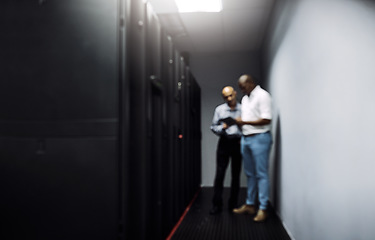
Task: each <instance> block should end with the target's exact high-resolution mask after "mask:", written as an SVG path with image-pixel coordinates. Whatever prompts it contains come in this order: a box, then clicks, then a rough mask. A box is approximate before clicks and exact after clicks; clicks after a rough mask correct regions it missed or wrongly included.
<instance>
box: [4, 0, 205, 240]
mask: <svg viewBox="0 0 375 240" xmlns="http://www.w3.org/2000/svg"><path fill="white" fill-rule="evenodd" d="M0 9H1V13H2V14H1V15H0V27H1V28H0V29H1V30H0V31H2V32H1V34H2V38H1V39H0V48H1V52H2V54H1V55H0V63H1V67H0V77H1V81H0V107H1V109H2V111H1V113H0V159H1V161H0V182H1V183H0V184H1V189H2V191H3V192H2V195H3V197H2V198H1V200H0V201H1V202H0V205H1V208H2V209H1V211H2V215H1V217H0V219H1V220H0V221H1V231H0V237H1V238H2V239H24V238H27V239H38V240H39V239H42V240H43V239H131V238H132V237H134V236H136V238H137V239H164V238H165V237H167V236H168V234H169V232H170V231H171V230H172V228H173V226H174V225H175V224H176V223H177V221H178V220H179V218H180V216H181V214H183V212H184V210H185V208H186V206H187V204H188V203H189V202H190V200H191V199H192V197H193V196H194V194H195V192H196V191H197V190H198V189H199V185H200V161H201V159H200V152H199V153H198V151H200V90H199V86H197V84H196V82H195V83H194V84H193V85H192V82H194V79H193V78H194V77H193V76H192V74H191V72H190V70H189V68H188V67H187V63H186V62H185V61H184V59H183V58H181V56H182V55H181V54H180V53H179V52H178V50H177V49H175V47H174V45H173V38H171V37H170V36H169V35H168V33H167V32H166V31H165V30H164V29H163V28H162V27H161V26H160V23H159V21H158V18H157V16H156V15H155V13H154V12H153V10H152V6H150V4H149V3H147V2H145V1H142V0H109V1H108V0H65V1H57V0H49V1H11V0H4V1H2V2H1V3H0ZM192 86H194V87H192ZM192 113H193V114H192ZM191 126H194V128H193V127H191Z"/></svg>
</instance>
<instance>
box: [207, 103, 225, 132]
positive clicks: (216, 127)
mask: <svg viewBox="0 0 375 240" xmlns="http://www.w3.org/2000/svg"><path fill="white" fill-rule="evenodd" d="M219 120H220V116H219V113H218V111H217V109H215V113H214V117H213V119H212V124H211V127H210V128H211V130H212V132H213V133H215V134H216V135H221V134H222V133H223V130H225V129H227V128H228V125H227V124H225V123H223V124H221V123H220V122H219Z"/></svg>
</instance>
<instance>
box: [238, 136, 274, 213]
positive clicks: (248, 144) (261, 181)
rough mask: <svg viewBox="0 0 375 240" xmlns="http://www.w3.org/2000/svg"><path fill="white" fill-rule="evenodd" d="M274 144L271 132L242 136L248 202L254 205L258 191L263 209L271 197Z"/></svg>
mask: <svg viewBox="0 0 375 240" xmlns="http://www.w3.org/2000/svg"><path fill="white" fill-rule="evenodd" d="M271 144H272V136H271V133H270V132H266V133H260V134H256V135H253V136H248V137H245V136H244V137H242V139H241V154H242V159H243V162H244V171H245V174H246V176H247V198H246V204H248V205H254V204H255V203H256V202H255V201H256V192H257V191H258V199H259V203H260V206H259V208H260V209H262V210H265V209H267V203H268V199H269V179H268V158H269V154H270V149H271Z"/></svg>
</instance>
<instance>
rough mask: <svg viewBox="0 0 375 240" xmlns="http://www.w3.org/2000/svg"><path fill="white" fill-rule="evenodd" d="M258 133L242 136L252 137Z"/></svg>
mask: <svg viewBox="0 0 375 240" xmlns="http://www.w3.org/2000/svg"><path fill="white" fill-rule="evenodd" d="M258 134H259V133H252V134H248V135H243V136H244V137H252V136H255V135H258Z"/></svg>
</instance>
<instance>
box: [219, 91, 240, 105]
mask: <svg viewBox="0 0 375 240" xmlns="http://www.w3.org/2000/svg"><path fill="white" fill-rule="evenodd" d="M221 94H222V95H223V98H224V100H225V101H226V102H227V104H228V105H229V106H231V107H233V106H236V103H237V101H236V91H234V89H233V87H231V86H226V87H224V88H223V90H222V91H221Z"/></svg>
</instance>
